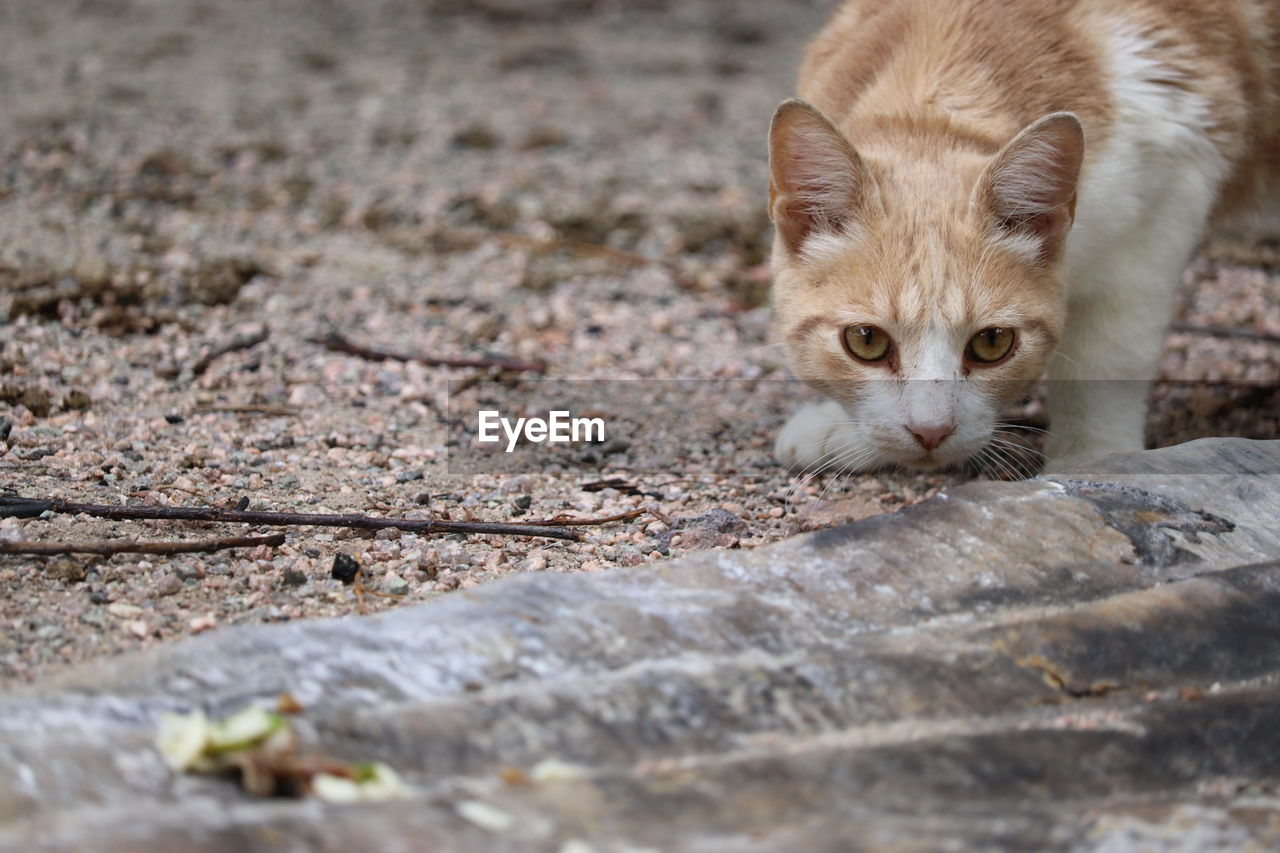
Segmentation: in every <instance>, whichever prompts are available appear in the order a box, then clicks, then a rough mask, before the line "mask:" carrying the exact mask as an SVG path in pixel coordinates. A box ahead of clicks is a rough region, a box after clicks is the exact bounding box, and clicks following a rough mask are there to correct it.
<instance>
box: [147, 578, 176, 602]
mask: <svg viewBox="0 0 1280 853" xmlns="http://www.w3.org/2000/svg"><path fill="white" fill-rule="evenodd" d="M153 591H154V593H155V594H156V595H157V596H160V597H162V598H163V597H165V596H169V595H177V594H178V593H179V592H181V591H182V581H181V580H179V578H178V576H177V575H165V576H164V577H163V578H161V579H160V582H159V583H157V584H156V586H155V589H154V590H153Z"/></svg>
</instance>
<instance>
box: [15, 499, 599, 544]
mask: <svg viewBox="0 0 1280 853" xmlns="http://www.w3.org/2000/svg"><path fill="white" fill-rule="evenodd" d="M45 512H54V513H65V514H70V515H90V516H93V517H95V518H110V519H114V520H146V519H150V520H158V521H221V522H231V523H236V524H264V525H274V526H277V527H347V528H352V529H356V530H382V529H384V528H387V527H394V528H395V529H397V530H403V531H405V532H406V533H422V534H426V535H428V536H430V535H439V534H445V533H466V534H470V533H478V534H484V535H499V536H536V537H539V538H543V539H568V540H570V541H577V540H578V539H580V538H581V537H580V536H579V535H578V533H576V532H575V531H573V530H566V529H565V528H564V527H550V526H546V525H541V524H528V523H520V522H499V521H436V520H421V521H419V520H415V519H408V518H379V517H377V516H369V515H330V514H307V513H298V512H252V511H245V510H239V509H228V508H225V507H194V506H192V507H188V506H103V505H99V504H81V503H72V502H70V501H63V500H57V499H53V500H41V499H32V498H21V497H0V518H6V517H7V518H34V517H35V516H38V515H41V514H42V513H45Z"/></svg>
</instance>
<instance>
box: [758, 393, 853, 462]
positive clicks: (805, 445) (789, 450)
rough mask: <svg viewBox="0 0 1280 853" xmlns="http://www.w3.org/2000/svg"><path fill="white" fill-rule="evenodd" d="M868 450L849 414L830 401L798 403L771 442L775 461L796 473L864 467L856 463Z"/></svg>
mask: <svg viewBox="0 0 1280 853" xmlns="http://www.w3.org/2000/svg"><path fill="white" fill-rule="evenodd" d="M867 449H868V448H867V440H866V439H865V438H863V437H862V436H861V435H859V434H858V433H857V432H856V430H855V428H854V426H853V424H852V423H851V422H850V420H849V414H848V413H847V412H846V411H845V410H844V408H843V407H842V406H841V405H840V404H839V403H836V402H835V401H833V400H827V401H825V402H822V403H808V404H806V405H804V406H801V407H800V408H799V409H797V410H796V411H795V413H794V414H792V415H791V417H790V418H788V419H787V422H786V424H785V425H784V426H783V427H782V431H781V432H779V433H778V439H777V441H776V442H774V445H773V453H774V456H775V457H776V458H777V460H778V461H779V462H781V463H782V465H783V466H784V467H786V468H787V469H788V470H789V471H791V472H792V473H796V474H800V473H804V474H817V473H820V472H822V471H827V470H838V471H842V472H844V473H852V472H854V471H861V470H865V468H864V467H862V466H860V465H859V464H857V463H858V461H859V460H860V459H862V458H863V457H864V456H866V455H867Z"/></svg>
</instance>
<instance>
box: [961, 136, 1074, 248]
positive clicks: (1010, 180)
mask: <svg viewBox="0 0 1280 853" xmlns="http://www.w3.org/2000/svg"><path fill="white" fill-rule="evenodd" d="M1083 161H1084V128H1083V127H1081V125H1080V120H1079V119H1078V118H1076V117H1075V116H1074V115H1073V114H1071V113H1053V114H1051V115H1047V116H1045V117H1044V118H1042V119H1040V120H1039V121H1036V122H1034V123H1033V124H1031V125H1030V126H1029V127H1028V128H1027V129H1026V130H1024V131H1022V133H1019V134H1018V135H1017V136H1016V137H1014V138H1013V141H1011V142H1010V143H1009V144H1008V145H1006V146H1005V147H1004V150H1002V151H1001V152H1000V153H999V154H997V155H996V158H995V159H994V160H993V161H992V162H991V164H990V165H989V166H988V167H987V168H986V171H984V172H983V173H982V177H981V178H979V180H978V185H977V187H976V188H975V190H974V192H975V199H974V201H975V203H976V204H978V205H980V206H981V208H982V209H984V210H985V211H986V212H987V213H988V214H989V215H990V217H991V219H992V223H993V225H995V227H997V228H998V229H1000V230H1001V231H1002V232H1005V233H1008V234H1010V235H1018V236H1027V237H1031V238H1033V239H1035V240H1037V241H1038V242H1039V243H1040V249H1039V256H1040V259H1041V260H1042V261H1049V260H1052V259H1054V258H1056V257H1057V256H1058V253H1059V252H1060V251H1061V249H1062V244H1063V242H1064V241H1065V239H1066V236H1067V232H1068V231H1070V230H1071V224H1072V222H1073V221H1074V220H1075V214H1076V187H1077V184H1078V183H1079V180H1080V165H1081V163H1082V162H1083Z"/></svg>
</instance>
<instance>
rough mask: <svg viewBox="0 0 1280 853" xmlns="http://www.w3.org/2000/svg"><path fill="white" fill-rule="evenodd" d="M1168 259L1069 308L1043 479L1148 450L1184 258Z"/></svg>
mask: <svg viewBox="0 0 1280 853" xmlns="http://www.w3.org/2000/svg"><path fill="white" fill-rule="evenodd" d="M1170 255H1172V256H1173V259H1172V260H1166V261H1165V263H1164V264H1163V265H1160V264H1154V263H1152V262H1150V261H1148V262H1147V263H1146V267H1147V268H1146V269H1145V270H1144V274H1142V275H1135V276H1133V277H1132V278H1131V279H1130V280H1129V281H1126V282H1123V283H1117V284H1112V285H1111V286H1110V287H1108V288H1107V289H1102V288H1098V289H1097V290H1094V291H1093V293H1092V294H1090V295H1089V297H1088V298H1085V299H1081V300H1078V301H1077V303H1076V304H1073V305H1072V306H1071V309H1070V312H1069V320H1068V326H1067V334H1066V335H1065V337H1064V339H1063V343H1062V346H1061V347H1060V348H1059V350H1058V352H1057V353H1055V356H1054V359H1053V361H1052V362H1051V363H1050V368H1049V380H1050V381H1049V389H1048V393H1049V429H1050V438H1049V440H1048V442H1047V443H1046V446H1045V454H1046V456H1047V461H1046V464H1045V473H1050V474H1052V473H1055V472H1058V471H1062V470H1065V469H1067V468H1073V467H1076V466H1079V465H1082V464H1084V463H1087V462H1090V461H1092V460H1094V459H1098V458H1100V457H1103V456H1107V455H1110V454H1112V453H1131V452H1134V451H1138V450H1142V449H1143V447H1144V446H1145V443H1144V433H1145V427H1146V420H1147V397H1148V393H1149V391H1150V389H1151V382H1152V379H1153V378H1154V377H1155V375H1156V372H1157V369H1158V363H1159V359H1160V351H1161V348H1162V346H1163V343H1164V336H1165V329H1166V328H1167V326H1168V323H1169V320H1170V317H1171V315H1172V313H1173V307H1174V293H1175V287H1176V282H1177V280H1178V273H1179V271H1180V270H1181V257H1182V256H1181V254H1180V253H1176V252H1170ZM1137 266H1138V265H1137V264H1130V265H1129V266H1128V268H1129V269H1134V268H1135V267H1137ZM1117 267H1118V268H1120V269H1124V268H1125V267H1124V266H1123V265H1119V264H1118V265H1117ZM1162 267H1163V268H1162ZM1138 268H1141V267H1138Z"/></svg>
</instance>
